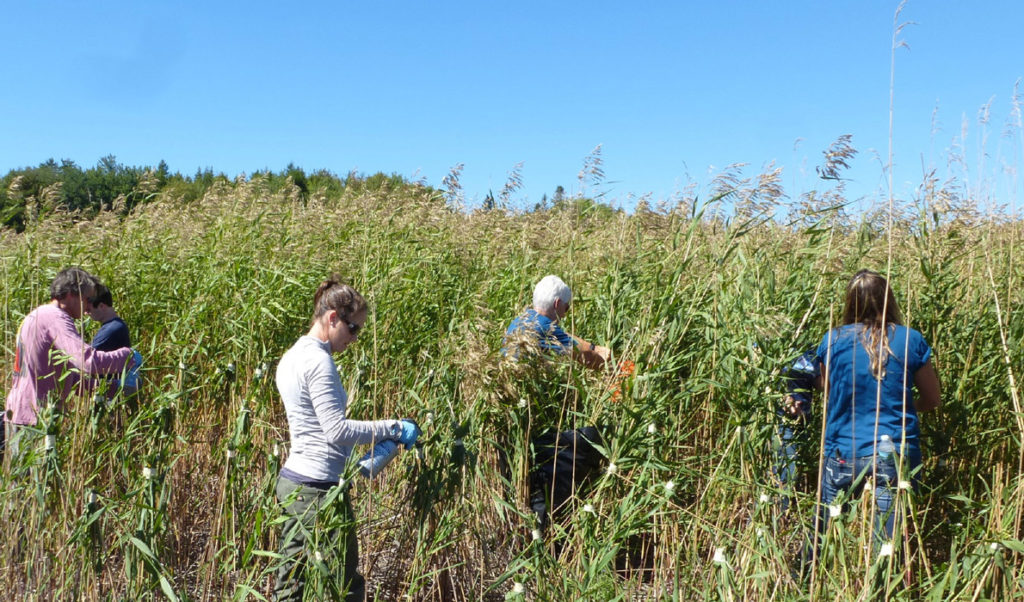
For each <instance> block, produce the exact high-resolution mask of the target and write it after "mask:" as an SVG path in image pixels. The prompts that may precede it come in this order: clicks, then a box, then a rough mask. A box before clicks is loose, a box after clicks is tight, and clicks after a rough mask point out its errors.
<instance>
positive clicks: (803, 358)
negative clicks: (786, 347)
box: [774, 349, 818, 510]
mask: <svg viewBox="0 0 1024 602" xmlns="http://www.w3.org/2000/svg"><path fill="white" fill-rule="evenodd" d="M815 358H816V355H815V350H813V349H812V350H809V351H806V352H804V353H803V354H801V355H800V356H799V357H797V358H796V359H795V360H794V361H793V363H792V364H790V365H789V366H787V367H786V369H785V370H783V372H782V377H783V379H784V380H785V383H786V396H785V397H784V398H783V400H782V404H781V406H780V407H778V409H777V412H776V413H777V414H778V418H779V421H778V434H779V448H778V458H777V463H776V465H775V470H774V472H775V476H776V478H777V479H778V482H779V484H780V485H782V486H783V487H787V486H789V485H791V484H792V483H793V481H794V480H795V479H796V476H797V459H798V458H799V457H800V455H801V451H800V448H801V447H806V446H808V445H809V443H810V431H809V428H808V421H809V419H810V415H811V401H812V399H811V398H812V393H813V391H814V387H815V383H816V377H817V371H818V366H817V362H816V361H815ZM789 505H790V498H789V496H788V495H785V496H783V498H782V500H781V506H782V509H783V510H786V509H787V508H789Z"/></svg>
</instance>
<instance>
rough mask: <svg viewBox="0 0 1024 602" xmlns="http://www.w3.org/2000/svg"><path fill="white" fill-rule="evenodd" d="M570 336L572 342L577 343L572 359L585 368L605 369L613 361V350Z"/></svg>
mask: <svg viewBox="0 0 1024 602" xmlns="http://www.w3.org/2000/svg"><path fill="white" fill-rule="evenodd" d="M569 336H571V337H572V340H573V342H574V343H575V345H574V347H573V351H572V357H573V359H575V360H576V361H578V362H580V363H581V364H583V365H584V366H587V367H588V368H593V369H595V370H599V369H601V368H604V366H605V364H606V363H608V360H610V359H611V357H612V351H611V349H608V348H607V347H602V346H600V345H595V344H593V343H591V342H588V341H585V340H583V339H581V338H580V337H578V336H576V335H574V334H573V335H569Z"/></svg>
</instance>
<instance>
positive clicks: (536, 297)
mask: <svg viewBox="0 0 1024 602" xmlns="http://www.w3.org/2000/svg"><path fill="white" fill-rule="evenodd" d="M556 299H560V300H561V301H562V303H563V304H564V305H569V302H570V301H572V291H571V290H569V285H568V284H566V283H565V282H563V281H562V279H561V278H559V277H558V276H554V275H549V276H545V277H544V278H542V279H541V281H540V282H538V283H537V286H535V287H533V308H534V309H536V310H537V311H550V310H551V309H552V308H553V307H554V306H555V300H556Z"/></svg>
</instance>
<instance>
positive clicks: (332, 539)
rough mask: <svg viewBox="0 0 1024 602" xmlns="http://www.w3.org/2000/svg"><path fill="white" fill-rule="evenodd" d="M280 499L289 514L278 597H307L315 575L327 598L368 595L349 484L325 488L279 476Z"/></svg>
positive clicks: (278, 574) (281, 550) (277, 585)
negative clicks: (360, 558) (362, 572)
mask: <svg viewBox="0 0 1024 602" xmlns="http://www.w3.org/2000/svg"><path fill="white" fill-rule="evenodd" d="M277 500H278V502H280V503H281V506H282V509H283V510H284V514H285V516H287V520H285V523H284V527H283V529H282V530H281V544H280V548H279V552H280V554H281V564H280V566H279V567H278V569H277V583H276V584H275V586H274V600H278V601H286V600H287V601H298V600H302V593H303V591H304V590H305V588H306V583H307V581H311V580H313V579H316V580H318V585H320V586H321V587H322V591H323V592H325V594H326V595H327V596H328V599H332V600H337V599H344V600H347V601H356V600H363V599H364V597H365V582H364V580H363V577H362V575H360V574H359V572H358V569H359V544H358V542H357V541H356V525H355V515H354V514H353V513H352V503H351V500H350V499H349V496H348V490H347V488H346V490H345V491H339V490H338V488H337V487H334V488H331V489H330V490H327V491H325V490H322V489H315V488H313V487H306V486H303V485H299V484H298V483H294V482H292V481H291V480H289V479H286V478H283V477H278V479H277ZM317 589H318V590H319V589H320V588H317ZM345 592H347V594H346V593H345Z"/></svg>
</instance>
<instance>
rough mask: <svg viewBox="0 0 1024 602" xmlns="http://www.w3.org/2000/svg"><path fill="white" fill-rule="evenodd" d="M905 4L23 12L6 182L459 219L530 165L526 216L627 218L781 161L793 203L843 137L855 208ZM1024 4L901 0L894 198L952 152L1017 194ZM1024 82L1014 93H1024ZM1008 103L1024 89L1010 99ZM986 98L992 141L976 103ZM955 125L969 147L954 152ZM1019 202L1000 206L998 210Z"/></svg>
mask: <svg viewBox="0 0 1024 602" xmlns="http://www.w3.org/2000/svg"><path fill="white" fill-rule="evenodd" d="M896 6H897V3H896V2H894V1H880V0H857V1H854V0H846V1H839V0H835V1H831V0H830V1H821V0H817V1H798V2H797V1H787V2H735V1H722V2H644V1H638V2H621V1H616V2H603V1H589V2H518V3H512V4H509V3H497V2H480V1H475V2H394V1H381V2H341V1H337V0H335V1H333V2H302V3H294V4H291V3H284V2H264V1H250V2H191V1H187V2H176V3H155V2H124V1H111V2H102V1H101V2H90V3H84V2H17V3H8V4H7V6H6V7H5V9H4V18H3V20H2V22H0V53H2V60H0V74H2V81H3V85H2V86H0V139H2V144H0V174H3V173H7V171H8V170H10V169H13V168H18V167H24V166H34V165H37V164H39V163H40V162H42V161H45V160H46V159H48V158H51V157H52V158H55V159H58V160H59V159H62V158H67V159H71V160H74V161H75V162H77V163H78V164H79V165H80V166H82V167H90V166H92V165H95V164H96V162H97V161H98V160H99V158H100V157H102V156H105V155H108V154H113V155H115V156H116V157H117V158H118V160H119V161H120V162H121V163H124V164H127V165H155V164H156V163H158V162H159V161H160V160H165V161H167V163H168V165H169V166H170V168H171V170H172V171H180V172H182V173H185V174H189V175H191V174H192V173H194V172H195V171H196V170H197V169H198V168H206V167H210V168H213V169H214V170H215V171H218V172H224V173H226V174H228V175H229V176H234V175H236V174H238V173H240V172H246V173H251V172H253V171H255V170H260V169H267V168H269V169H272V170H275V171H277V170H280V169H282V168H284V167H285V166H286V165H287V164H288V163H295V164H296V165H298V166H300V167H303V168H304V169H306V170H307V171H311V170H314V169H319V168H325V169H329V170H331V171H333V172H335V173H338V174H341V175H343V174H345V173H348V172H349V171H352V170H356V171H358V172H364V173H373V172H376V171H385V172H398V173H401V174H403V175H405V176H407V177H411V178H422V179H424V180H425V181H426V182H428V183H430V184H433V185H435V186H440V184H441V180H442V178H443V177H444V176H445V174H447V173H448V171H449V169H451V168H452V166H454V165H456V164H458V163H464V164H465V168H464V171H463V174H462V183H463V186H464V188H465V192H466V197H467V201H468V202H470V203H472V202H474V201H475V202H479V201H480V200H481V199H482V198H483V196H484V195H485V194H486V193H487V191H488V190H489V189H492V190H494V192H495V194H497V193H498V191H499V190H500V189H501V187H502V186H503V184H504V183H505V180H506V176H507V173H508V172H509V171H511V170H512V169H513V168H514V167H515V165H516V164H517V163H520V162H522V171H521V175H522V179H523V183H524V187H523V188H522V190H520V191H519V192H518V193H517V194H516V195H515V196H514V197H513V198H514V199H515V200H516V201H517V203H518V204H520V205H522V206H528V205H531V204H532V203H535V202H537V201H539V200H540V198H541V195H543V194H545V193H547V194H548V195H549V196H550V195H551V193H552V191H553V190H554V189H555V187H556V186H558V185H562V186H564V187H565V188H566V190H567V191H569V192H575V191H578V190H579V182H578V180H577V174H578V173H579V171H580V169H581V168H582V166H583V160H584V158H585V157H586V156H587V155H588V154H589V153H590V152H591V151H592V150H593V149H594V148H595V147H596V146H597V145H599V144H600V145H602V157H603V161H604V171H605V174H606V181H605V182H604V184H603V185H602V186H601V187H600V188H599V189H598V190H588V191H587V192H589V193H593V192H603V193H604V195H605V196H604V198H605V200H607V201H610V202H612V203H613V204H619V205H623V206H629V205H631V204H632V203H633V200H632V199H631V196H630V195H632V198H635V197H637V196H640V195H643V194H650V195H651V199H652V200H653V201H657V200H659V199H665V198H669V197H670V196H671V195H673V194H674V193H676V192H678V191H679V190H681V189H682V188H683V187H684V186H686V184H687V183H688V182H690V181H694V182H696V183H697V184H698V189H699V190H702V189H703V188H702V187H703V186H706V183H707V181H708V180H709V174H713V173H714V172H715V171H717V170H718V169H721V168H722V167H724V166H726V165H728V164H731V163H747V164H749V167H748V168H747V169H746V173H747V175H750V176H753V175H756V174H757V173H759V172H760V171H761V169H762V168H763V167H764V166H765V165H767V164H768V163H769V162H772V161H774V162H775V164H776V165H777V166H781V167H783V168H784V176H783V183H784V185H785V187H786V191H787V193H788V194H789V195H790V196H791V197H796V196H798V195H799V194H800V193H801V192H804V191H806V190H809V189H815V188H817V189H822V188H824V187H825V186H824V184H823V183H821V182H820V181H818V180H816V177H815V173H814V166H815V165H818V164H819V163H820V161H821V156H822V151H823V150H825V149H826V148H827V147H828V145H829V144H830V143H831V142H832V141H833V140H835V139H836V138H837V137H838V136H839V135H841V134H852V136H853V145H854V146H855V147H856V148H857V149H858V150H859V151H860V154H859V155H858V157H857V159H856V161H855V163H854V167H853V169H852V170H851V171H850V172H849V173H848V174H847V175H848V176H849V177H850V178H852V180H853V181H851V182H850V183H849V184H848V189H849V192H850V195H851V196H853V197H859V196H865V195H867V196H870V195H873V194H875V193H878V192H883V193H884V190H885V178H884V174H883V170H882V164H883V163H884V162H885V160H886V155H887V152H888V150H887V149H888V144H889V133H888V131H889V90H890V86H889V76H890V48H891V45H892V35H893V20H894V13H895V9H896ZM1022 17H1024V10H1022V5H1021V4H1020V0H1006V1H1002V0H1000V1H988V2H964V1H953V0H912V1H911V2H909V3H908V4H907V5H906V7H905V9H904V11H903V14H902V18H901V20H902V21H913V22H915V24H914V25H910V26H908V27H907V28H906V29H905V30H904V31H903V34H902V36H901V37H902V39H903V40H904V41H905V42H906V43H907V44H908V46H909V48H904V49H900V50H899V51H898V52H897V53H896V71H895V138H894V142H895V152H896V155H895V158H896V160H895V170H894V179H895V182H896V187H895V188H896V191H897V193H898V194H901V195H903V196H906V195H907V194H909V193H910V192H911V191H913V189H914V186H915V185H917V184H918V183H919V182H920V181H921V175H922V161H923V162H924V163H925V164H927V165H932V166H934V167H936V168H938V170H939V175H940V177H945V176H946V175H949V174H950V173H951V172H950V171H949V169H948V168H947V157H948V154H949V149H951V148H960V149H962V155H963V156H964V157H965V158H966V161H967V163H968V165H969V169H970V174H969V176H968V179H969V180H970V181H969V182H968V183H969V185H971V186H984V185H985V182H997V184H993V186H996V185H998V186H999V187H1001V191H1000V192H999V194H1000V195H1001V196H1003V197H1006V196H1013V195H1014V191H1017V190H1019V188H1020V185H1019V184H1016V185H1015V184H1014V183H1013V182H1014V181H1013V180H1012V178H1011V177H1009V176H1007V175H1006V173H1005V169H1004V167H1005V166H1009V167H1011V168H1013V169H1018V168H1020V167H1021V165H1022V163H1021V158H1020V152H1021V149H1020V147H1021V134H1020V132H1019V130H1018V131H1017V132H1015V133H1014V134H1013V135H1012V136H1010V137H1006V136H1004V131H1005V129H1006V124H1007V121H1008V120H1009V119H1010V118H1011V115H1012V111H1011V109H1012V107H1013V103H1012V96H1013V92H1014V85H1015V82H1016V81H1017V80H1018V78H1021V77H1024V35H1022V31H1021V23H1022V22H1024V19H1022ZM1022 88H1024V86H1022ZM1022 93H1024V90H1022ZM990 101H991V121H990V123H989V126H988V140H987V144H984V145H983V144H982V143H983V136H984V128H982V127H981V126H980V124H979V122H978V118H977V117H978V112H979V109H980V108H981V107H982V106H983V105H986V104H987V103H989V102H990ZM965 123H966V127H967V137H966V139H965V140H964V139H962V138H961V136H962V126H963V124H965ZM1008 200H1009V199H1007V201H1008Z"/></svg>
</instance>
